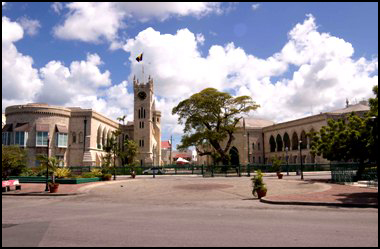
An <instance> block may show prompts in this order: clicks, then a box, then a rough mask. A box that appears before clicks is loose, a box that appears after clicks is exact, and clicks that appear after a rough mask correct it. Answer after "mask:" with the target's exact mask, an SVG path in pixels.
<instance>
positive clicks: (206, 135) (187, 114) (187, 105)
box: [172, 88, 259, 164]
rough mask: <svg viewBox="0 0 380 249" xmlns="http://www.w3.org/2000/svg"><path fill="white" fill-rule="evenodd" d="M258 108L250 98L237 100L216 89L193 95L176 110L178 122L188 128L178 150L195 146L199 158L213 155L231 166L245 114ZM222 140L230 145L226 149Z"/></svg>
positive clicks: (173, 111) (243, 97) (174, 112)
mask: <svg viewBox="0 0 380 249" xmlns="http://www.w3.org/2000/svg"><path fill="white" fill-rule="evenodd" d="M258 107H259V105H257V104H255V102H254V101H253V100H252V99H251V97H249V96H240V97H236V98H234V97H232V96H231V95H230V94H228V93H224V92H219V91H218V90H216V89H214V88H206V89H204V90H203V91H201V92H199V93H196V94H194V95H192V96H191V97H190V98H188V99H186V100H183V101H181V102H180V103H179V104H178V105H177V106H176V107H174V108H173V110H172V114H173V115H174V114H178V116H179V118H178V122H179V123H180V124H184V125H185V128H184V133H185V135H184V136H183V137H182V140H181V144H180V145H179V146H178V147H177V149H179V150H181V149H186V148H188V147H190V146H195V147H196V149H197V152H198V155H200V156H203V155H211V156H213V158H214V159H216V160H218V161H222V162H223V163H224V164H228V163H229V149H230V147H231V143H232V140H233V139H234V136H233V133H234V132H235V131H236V125H237V124H238V122H239V120H241V119H242V115H243V114H246V113H248V112H250V111H252V110H256V109H257V108H258ZM222 141H226V142H227V143H226V145H225V146H224V148H223V147H222V145H221V142H222Z"/></svg>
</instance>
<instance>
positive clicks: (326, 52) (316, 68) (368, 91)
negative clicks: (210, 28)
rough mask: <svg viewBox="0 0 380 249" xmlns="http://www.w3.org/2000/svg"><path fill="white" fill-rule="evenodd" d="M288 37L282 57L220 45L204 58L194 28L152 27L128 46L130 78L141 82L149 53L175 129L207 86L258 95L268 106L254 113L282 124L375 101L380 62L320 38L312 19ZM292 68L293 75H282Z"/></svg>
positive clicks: (322, 35) (323, 35)
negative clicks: (179, 109) (183, 103)
mask: <svg viewBox="0 0 380 249" xmlns="http://www.w3.org/2000/svg"><path fill="white" fill-rule="evenodd" d="M288 38H289V40H288V42H287V43H286V44H284V47H283V49H282V50H281V51H279V52H278V53H275V54H273V55H272V56H270V57H268V58H265V59H261V58H257V57H255V56H254V55H251V54H247V53H246V52H245V51H244V50H243V49H242V48H239V47H236V46H235V45H234V44H233V43H229V44H227V45H224V46H219V45H213V46H211V47H210V49H209V51H208V55H206V56H202V55H201V53H200V49H199V45H201V42H204V40H202V39H201V40H200V39H198V38H197V35H195V34H194V33H192V32H190V31H189V30H187V29H182V30H178V31H177V33H176V34H174V35H171V34H161V33H160V32H158V31H155V30H154V29H152V28H148V29H146V30H144V31H141V32H140V33H139V34H138V35H137V36H136V37H135V38H133V39H129V40H127V42H126V45H125V46H124V50H125V51H126V52H129V53H131V54H130V58H129V59H130V61H131V71H132V74H131V76H130V77H132V75H133V74H135V75H136V76H137V77H140V78H141V66H142V65H141V63H137V62H136V61H135V57H136V56H137V55H138V54H139V53H140V52H141V51H143V52H144V61H143V64H144V69H145V74H146V75H148V74H150V75H152V76H153V78H154V82H155V92H156V94H157V95H158V96H159V97H160V103H164V104H161V105H160V106H161V107H162V108H163V109H164V115H163V122H166V124H167V125H169V126H170V127H178V126H176V122H177V120H176V119H175V118H173V117H171V116H170V113H171V108H173V107H174V106H175V105H176V104H177V103H178V102H179V101H180V100H182V99H184V98H188V97H189V96H190V95H191V94H193V93H196V92H199V91H200V90H202V89H204V88H206V87H214V88H217V89H219V90H221V91H230V92H231V93H233V94H237V95H242V94H244V95H249V96H252V98H253V99H254V100H255V101H256V102H257V103H258V104H260V105H261V108H259V109H258V110H257V111H256V112H254V113H253V115H254V116H256V117H260V118H267V119H270V120H274V121H276V122H281V121H286V120H291V119H296V118H301V117H304V116H307V115H311V114H317V113H319V112H320V111H329V110H332V109H338V108H342V107H344V103H345V99H346V98H349V99H354V98H356V99H359V100H360V99H363V98H368V97H371V96H372V87H373V85H375V84H377V80H378V78H377V75H376V76H371V75H372V74H373V73H376V72H377V67H378V60H377V58H374V59H372V60H367V59H365V58H360V59H358V60H355V59H353V58H352V56H353V53H354V49H353V47H352V45H351V44H350V43H348V42H346V41H344V40H343V39H341V38H338V37H334V36H332V35H330V34H327V33H320V32H319V31H318V27H317V25H316V22H315V18H314V17H313V16H312V15H308V16H307V17H306V19H305V20H304V22H303V23H299V24H297V25H296V26H295V27H294V28H293V29H292V30H291V31H290V32H289V37H288ZM291 66H292V67H293V68H295V71H294V73H293V75H292V76H291V77H288V78H286V77H283V75H284V74H285V73H286V72H287V71H288V70H289V68H290V67H291ZM274 77H275V78H274ZM281 77H282V78H281ZM273 79H276V80H275V81H273ZM338 93H339V94H338Z"/></svg>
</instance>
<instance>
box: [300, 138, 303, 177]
mask: <svg viewBox="0 0 380 249" xmlns="http://www.w3.org/2000/svg"><path fill="white" fill-rule="evenodd" d="M299 143H300V160H301V180H303V163H302V140H300V141H299Z"/></svg>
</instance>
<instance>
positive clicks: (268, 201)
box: [260, 198, 378, 208]
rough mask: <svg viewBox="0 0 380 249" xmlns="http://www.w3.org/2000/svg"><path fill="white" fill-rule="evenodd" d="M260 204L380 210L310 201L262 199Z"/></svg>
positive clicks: (365, 205) (372, 206) (355, 204)
mask: <svg viewBox="0 0 380 249" xmlns="http://www.w3.org/2000/svg"><path fill="white" fill-rule="evenodd" d="M260 202H263V203H267V204H277V205H303V206H327V207H357V208H378V204H364V203H337V202H308V201H274V200H269V199H267V198H261V199H260Z"/></svg>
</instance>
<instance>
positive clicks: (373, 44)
mask: <svg viewBox="0 0 380 249" xmlns="http://www.w3.org/2000/svg"><path fill="white" fill-rule="evenodd" d="M93 12H95V13H96V14H95V15H92V14H91V13H93ZM2 16H3V49H2V54H3V56H2V57H3V58H2V59H3V67H2V70H3V74H2V75H3V77H2V82H3V84H2V90H3V95H2V96H3V99H2V100H3V101H2V106H3V108H2V109H3V111H4V109H5V107H6V106H7V105H11V104H22V103H25V102H33V101H39V102H41V101H42V102H43V101H44V102H48V103H50V104H55V105H64V106H73V105H75V106H81V107H83V108H94V109H96V110H97V111H99V112H101V113H103V114H105V115H107V116H110V117H112V118H113V119H116V117H118V116H121V115H122V114H127V115H128V117H127V118H129V120H131V119H132V118H133V117H132V105H133V103H130V102H131V96H132V88H131V82H130V81H131V77H132V75H134V74H136V75H139V72H140V71H141V70H140V67H139V66H140V65H137V64H136V62H135V61H134V58H135V57H136V56H137V55H138V53H140V52H144V63H145V64H144V66H145V68H146V72H147V73H150V74H151V75H152V77H153V79H155V89H156V98H157V106H158V107H159V108H161V109H162V111H163V115H164V116H163V126H164V127H163V137H162V139H163V140H165V139H168V138H169V137H170V135H171V134H175V135H176V136H175V137H176V139H177V140H179V135H180V133H181V128H182V127H180V126H179V125H178V124H177V122H176V118H175V117H170V116H171V115H170V110H171V108H172V107H173V106H174V105H175V104H176V103H178V102H179V101H180V100H181V99H183V98H186V97H188V96H190V95H191V94H193V93H195V92H198V91H200V90H202V88H204V87H207V86H210V87H215V88H218V89H219V90H222V91H230V92H231V93H232V94H236V95H242V94H245V95H250V96H251V97H252V98H253V99H254V100H255V101H256V102H258V103H259V104H260V105H262V108H260V109H259V110H258V111H257V112H254V113H252V115H251V116H252V117H256V118H265V119H271V120H274V121H276V122H281V121H285V120H290V119H294V118H299V117H302V116H307V115H310V114H315V113H317V112H319V111H326V110H330V109H334V108H341V107H343V106H344V103H345V101H344V100H345V99H346V98H348V99H349V100H350V101H351V102H355V101H358V100H361V99H363V98H368V97H370V96H371V86H373V85H375V84H377V74H378V69H377V65H378V62H377V57H378V3H266V2H264V3H247V2H244V3H220V4H219V3H211V4H210V3H209V4H208V3H197V6H195V4H194V3H193V4H190V5H185V4H184V3H182V4H174V3H162V4H161V5H157V4H144V3H128V4H127V3H126V4H119V5H117V4H110V3H104V4H100V3H98V4H96V3H94V4H87V5H86V4H67V3H61V4H58V3H55V4H53V3H48V2H44V3H14V2H9V3H5V4H4V3H3V8H2ZM89 20H91V21H89ZM17 25H18V26H17ZM20 30H22V31H20ZM4 37H5V38H4ZM13 64H15V65H18V66H16V67H15V66H12V65H13ZM8 67H9V68H8ZM15 75H16V76H15ZM17 75H22V77H21V76H19V77H18V76H17ZM57 86H63V87H65V88H67V91H63V92H62V93H60V95H58V96H54V94H52V93H51V89H55V88H56V87H57ZM74 88H76V91H74V90H73V89H74ZM316 91H317V92H318V94H315V92H316ZM337 93H339V94H337ZM310 96H312V98H310ZM290 103H292V105H290ZM295 103H296V104H295ZM131 104H132V105H131ZM282 108H283V109H282Z"/></svg>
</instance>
